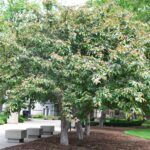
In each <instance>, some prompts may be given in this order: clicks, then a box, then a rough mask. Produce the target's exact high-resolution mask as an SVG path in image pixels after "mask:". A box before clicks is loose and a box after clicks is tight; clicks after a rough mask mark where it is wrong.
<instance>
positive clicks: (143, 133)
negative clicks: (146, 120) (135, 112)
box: [125, 129, 150, 140]
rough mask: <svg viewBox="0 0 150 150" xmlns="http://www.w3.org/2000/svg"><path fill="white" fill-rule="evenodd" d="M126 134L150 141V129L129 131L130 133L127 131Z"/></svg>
mask: <svg viewBox="0 0 150 150" xmlns="http://www.w3.org/2000/svg"><path fill="white" fill-rule="evenodd" d="M125 134H128V135H133V136H137V137H141V138H144V139H149V140H150V129H137V130H128V131H125Z"/></svg>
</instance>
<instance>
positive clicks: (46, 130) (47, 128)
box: [41, 126, 55, 135]
mask: <svg viewBox="0 0 150 150" xmlns="http://www.w3.org/2000/svg"><path fill="white" fill-rule="evenodd" d="M41 129H42V134H43V135H49V134H51V135H53V133H54V131H55V127H54V126H41Z"/></svg>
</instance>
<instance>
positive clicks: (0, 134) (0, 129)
mask: <svg viewBox="0 0 150 150" xmlns="http://www.w3.org/2000/svg"><path fill="white" fill-rule="evenodd" d="M41 125H53V126H55V131H56V132H55V133H59V132H60V120H39V119H33V120H31V121H27V122H24V123H19V124H5V125H0V149H3V148H6V147H10V146H14V145H18V144H20V143H8V141H7V139H6V138H5V131H6V130H8V129H26V128H32V127H35V128H36V127H38V128H39V127H40V126H41ZM55 133H54V134H55ZM33 140H35V139H25V142H29V141H33Z"/></svg>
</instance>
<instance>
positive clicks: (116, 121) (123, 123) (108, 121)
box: [104, 119, 143, 127]
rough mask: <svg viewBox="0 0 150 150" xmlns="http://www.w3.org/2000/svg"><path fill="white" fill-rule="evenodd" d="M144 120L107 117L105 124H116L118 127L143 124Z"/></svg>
mask: <svg viewBox="0 0 150 150" xmlns="http://www.w3.org/2000/svg"><path fill="white" fill-rule="evenodd" d="M142 123H143V121H142V120H130V121H128V120H126V119H106V121H105V122H104V125H105V126H116V127H131V126H141V125H142Z"/></svg>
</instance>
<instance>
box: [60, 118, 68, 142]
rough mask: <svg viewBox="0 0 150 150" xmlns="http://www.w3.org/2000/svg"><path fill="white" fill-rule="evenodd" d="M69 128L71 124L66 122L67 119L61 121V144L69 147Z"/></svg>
mask: <svg viewBox="0 0 150 150" xmlns="http://www.w3.org/2000/svg"><path fill="white" fill-rule="evenodd" d="M68 126H69V122H68V121H67V120H66V118H65V117H63V118H62V119H61V135H60V144H62V145H69V139H68Z"/></svg>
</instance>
